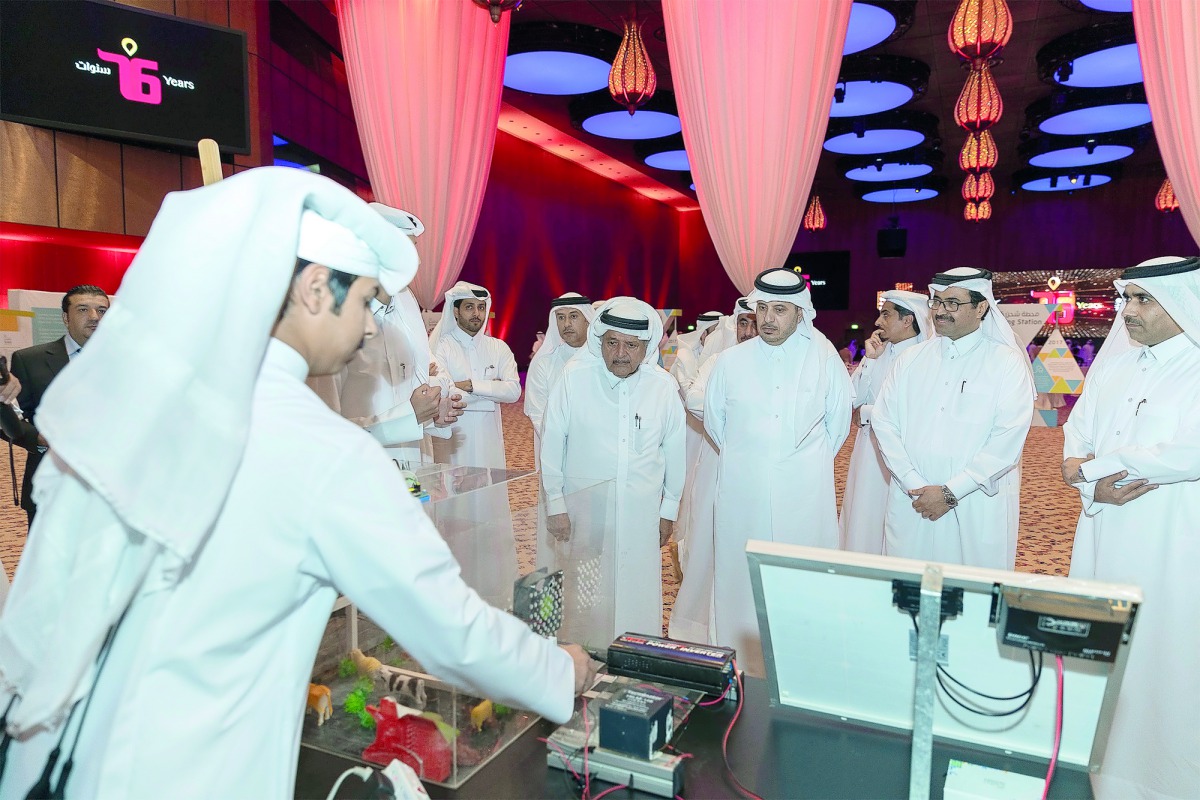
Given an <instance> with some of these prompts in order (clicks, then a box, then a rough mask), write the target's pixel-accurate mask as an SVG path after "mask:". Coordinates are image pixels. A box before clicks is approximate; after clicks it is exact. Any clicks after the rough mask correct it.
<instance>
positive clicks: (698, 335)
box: [671, 311, 721, 392]
mask: <svg viewBox="0 0 1200 800" xmlns="http://www.w3.org/2000/svg"><path fill="white" fill-rule="evenodd" d="M720 321H721V312H719V311H705V312H704V313H703V314H701V315H700V316H698V317H696V328H695V330H691V331H688V332H687V333H681V334H679V337H678V338H677V339H676V343H677V349H676V351H675V363H674V364H672V365H671V377H673V378H674V379H675V381H676V382H677V383H678V384H679V390H680V391H681V392H686V391H687V388H688V386H691V384H692V381H694V380H695V379H696V371H697V370H698V369H700V349H701V347H702V346H703V344H704V332H705V331H707V330H709V329H710V328H712V327H713V326H715V325H716V324H717V323H719V322H720Z"/></svg>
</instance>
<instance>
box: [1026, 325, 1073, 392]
mask: <svg viewBox="0 0 1200 800" xmlns="http://www.w3.org/2000/svg"><path fill="white" fill-rule="evenodd" d="M1033 382H1034V386H1035V387H1036V388H1037V390H1038V391H1039V392H1046V393H1048V394H1079V393H1080V392H1082V391H1083V370H1081V369H1080V368H1079V364H1078V363H1077V362H1076V361H1075V356H1074V355H1072V354H1071V348H1070V347H1068V346H1067V342H1066V340H1065V339H1063V335H1062V333H1061V332H1060V331H1059V330H1058V328H1055V329H1054V332H1053V333H1051V334H1050V338H1048V339H1047V340H1046V344H1045V345H1044V346H1043V347H1042V350H1041V352H1040V353H1038V354H1037V357H1036V358H1034V360H1033Z"/></svg>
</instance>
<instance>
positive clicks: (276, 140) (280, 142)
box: [271, 134, 290, 147]
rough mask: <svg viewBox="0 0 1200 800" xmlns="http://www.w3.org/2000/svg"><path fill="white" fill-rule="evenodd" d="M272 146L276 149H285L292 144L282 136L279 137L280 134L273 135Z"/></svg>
mask: <svg viewBox="0 0 1200 800" xmlns="http://www.w3.org/2000/svg"><path fill="white" fill-rule="evenodd" d="M271 144H272V145H274V146H275V147H285V146H287V145H288V144H290V142H288V140H287V139H285V138H283V137H282V136H279V135H278V134H272V135H271Z"/></svg>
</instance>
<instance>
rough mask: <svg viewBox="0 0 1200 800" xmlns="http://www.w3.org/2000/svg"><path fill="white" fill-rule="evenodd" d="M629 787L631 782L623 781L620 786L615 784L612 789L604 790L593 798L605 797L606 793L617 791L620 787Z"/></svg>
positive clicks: (593, 799)
mask: <svg viewBox="0 0 1200 800" xmlns="http://www.w3.org/2000/svg"><path fill="white" fill-rule="evenodd" d="M628 788H629V784H627V783H623V784H621V785H620V786H614V787H612V788H611V789H605V790H604V791H603V792H601V793H600V794H598V795H596V796H595V797H593V798H592V800H600V798H601V797H604V796H605V795H606V794H612V793H613V792H615V791H617V790H618V789H628Z"/></svg>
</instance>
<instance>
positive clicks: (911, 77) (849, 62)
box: [829, 55, 929, 118]
mask: <svg viewBox="0 0 1200 800" xmlns="http://www.w3.org/2000/svg"><path fill="white" fill-rule="evenodd" d="M928 86H929V66H928V65H927V64H925V63H923V62H921V61H917V60H916V59H913V58H907V57H905V56H892V55H856V56H848V57H846V58H843V59H842V68H841V71H840V73H839V74H838V82H837V85H836V86H835V87H834V90H833V103H832V104H831V105H830V109H829V116H831V117H834V118H844V117H860V116H865V115H867V114H878V113H880V112H883V111H890V110H892V109H894V108H898V107H900V106H902V105H904V104H905V103H907V102H909V101H910V100H912V99H913V98H915V97H920V96H921V95H922V94H924V93H925V89H926V88H928Z"/></svg>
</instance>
